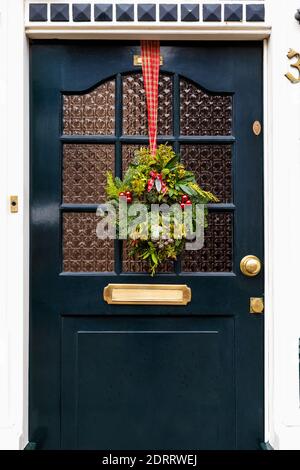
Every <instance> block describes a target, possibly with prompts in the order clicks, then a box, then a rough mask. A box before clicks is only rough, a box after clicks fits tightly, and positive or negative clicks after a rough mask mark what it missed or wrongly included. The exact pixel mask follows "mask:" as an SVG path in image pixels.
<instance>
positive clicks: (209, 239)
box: [181, 212, 233, 272]
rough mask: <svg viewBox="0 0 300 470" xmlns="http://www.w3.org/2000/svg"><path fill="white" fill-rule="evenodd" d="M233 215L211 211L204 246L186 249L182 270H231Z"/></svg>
mask: <svg viewBox="0 0 300 470" xmlns="http://www.w3.org/2000/svg"><path fill="white" fill-rule="evenodd" d="M232 232H233V216H232V214H231V213H228V212H210V213H209V214H208V228H207V229H206V230H205V234H204V247H203V248H202V249H201V250H198V251H185V252H184V253H183V255H182V261H181V270H182V272H231V271H232V268H233V265H232V241H233V237H232Z"/></svg>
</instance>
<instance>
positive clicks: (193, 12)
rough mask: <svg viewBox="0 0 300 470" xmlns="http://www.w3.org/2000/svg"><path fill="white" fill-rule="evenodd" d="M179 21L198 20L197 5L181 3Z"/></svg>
mask: <svg viewBox="0 0 300 470" xmlns="http://www.w3.org/2000/svg"><path fill="white" fill-rule="evenodd" d="M181 21H199V5H195V4H193V3H183V4H182V5H181Z"/></svg>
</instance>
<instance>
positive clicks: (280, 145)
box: [0, 0, 300, 449]
mask: <svg viewBox="0 0 300 470" xmlns="http://www.w3.org/2000/svg"><path fill="white" fill-rule="evenodd" d="M267 4H268V5H267V21H266V23H267V24H271V25H272V28H273V32H272V35H271V39H270V40H269V41H266V45H265V63H266V66H265V69H266V76H265V116H266V122H265V138H266V159H265V161H266V163H265V168H266V184H265V196H266V272H267V276H266V324H267V328H266V344H267V353H266V403H267V407H266V440H269V441H270V443H271V444H272V445H273V446H274V447H275V448H277V449H300V402H299V361H298V342H299V337H300V312H299V305H298V277H299V275H298V271H299V269H298V266H300V243H299V238H300V237H299V234H300V217H299V215H298V200H299V195H298V194H299V193H300V191H299V189H298V188H300V184H299V182H300V84H298V85H292V84H291V83H290V82H289V81H288V80H287V79H286V78H285V76H284V75H285V73H286V72H287V71H288V70H289V61H288V59H287V57H286V54H287V52H288V49H289V48H294V49H296V50H299V52H300V25H299V24H298V23H297V22H296V21H295V20H294V14H295V11H296V9H297V8H300V0H286V1H285V2H284V3H283V2H278V1H275V0H267ZM161 33H163V31H162V32H161ZM238 34H241V33H240V32H239V33H238ZM195 36H196V35H195ZM202 37H203V33H202ZM293 73H294V71H293ZM295 73H296V70H295ZM28 122H29V105H28V48H27V42H26V39H25V34H24V2H23V0H0V142H1V150H0V449H21V448H23V447H24V445H25V444H26V443H27V408H28V398H27V397H28V394H27V387H28V380H27V372H28V352H27V348H28V279H29V274H28V187H29V185H28V167H29V165H28V153H29V150H28V147H29V146H28V127H29V126H28ZM11 194H18V195H19V213H18V214H10V212H9V196H10V195H11Z"/></svg>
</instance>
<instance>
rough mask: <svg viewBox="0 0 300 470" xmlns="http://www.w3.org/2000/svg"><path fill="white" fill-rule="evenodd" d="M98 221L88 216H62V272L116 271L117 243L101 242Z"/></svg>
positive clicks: (77, 214)
mask: <svg viewBox="0 0 300 470" xmlns="http://www.w3.org/2000/svg"><path fill="white" fill-rule="evenodd" d="M98 222H99V217H97V216H96V214H95V213H89V212H67V213H64V214H63V270H64V271H67V272H106V271H114V241H113V240H99V239H98V238H97V236H96V227H97V223H98Z"/></svg>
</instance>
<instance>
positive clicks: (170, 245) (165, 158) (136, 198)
mask: <svg viewBox="0 0 300 470" xmlns="http://www.w3.org/2000/svg"><path fill="white" fill-rule="evenodd" d="M106 194H107V197H108V199H109V200H110V202H113V203H114V205H115V207H116V208H117V207H119V201H120V198H122V200H124V201H126V203H127V204H128V205H131V204H134V203H139V204H144V205H146V206H147V207H148V209H149V210H150V208H151V205H153V204H163V203H166V204H168V205H169V206H171V205H172V204H174V203H179V204H180V207H181V209H185V207H186V206H192V217H193V220H194V218H195V212H194V210H193V208H194V207H195V205H196V204H207V203H209V202H217V201H218V199H217V198H216V197H215V196H214V195H213V194H212V193H211V192H208V191H204V190H203V189H201V187H200V186H199V184H198V183H197V182H196V178H195V175H194V173H193V172H192V171H188V170H186V169H185V167H184V165H183V164H182V163H180V161H179V157H178V155H176V154H175V152H174V151H173V149H172V147H170V146H168V145H160V146H159V147H158V148H157V149H156V152H155V154H153V153H151V152H150V149H148V148H145V147H142V148H140V149H139V150H138V151H137V152H136V153H135V155H134V158H133V160H132V162H131V163H130V165H129V167H128V169H127V171H126V172H125V174H124V177H123V179H122V180H121V179H120V178H118V177H114V176H113V174H112V173H111V172H109V173H108V174H107V186H106ZM121 223H122V221H120V220H119V218H118V228H119V229H120V224H121ZM160 223H161V224H162V225H163V221H162V220H160ZM141 225H142V224H141ZM141 225H138V226H137V227H135V229H134V230H133V231H131V232H130V230H129V232H128V242H129V245H130V251H129V256H131V257H133V258H135V259H140V260H145V261H147V262H148V263H149V271H150V273H151V275H154V274H155V273H156V272H157V269H158V268H159V266H160V265H161V263H163V262H165V261H167V260H176V259H177V257H178V256H179V255H180V254H181V252H182V250H183V249H184V246H185V242H186V238H185V233H184V227H183V228H182V230H183V232H182V235H183V236H182V238H180V239H178V238H176V237H175V236H174V231H175V227H174V222H172V220H171V224H170V227H171V231H169V234H168V237H167V238H166V237H165V236H164V235H163V231H161V233H159V232H158V236H157V237H156V239H153V237H152V238H151V237H150V238H149V236H148V235H149V234H150V232H151V227H150V224H149V227H146V235H147V236H146V237H145V236H142V233H143V234H144V235H145V227H142V226H141ZM206 225H207V216H206V215H205V226H206Z"/></svg>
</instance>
